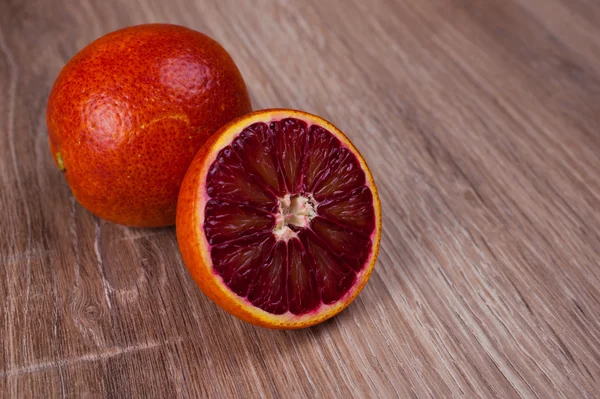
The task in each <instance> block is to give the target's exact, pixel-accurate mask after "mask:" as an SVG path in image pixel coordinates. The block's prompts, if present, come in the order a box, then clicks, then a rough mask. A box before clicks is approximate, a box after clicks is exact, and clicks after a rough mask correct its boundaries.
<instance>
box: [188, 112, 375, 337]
mask: <svg viewBox="0 0 600 399" xmlns="http://www.w3.org/2000/svg"><path fill="white" fill-rule="evenodd" d="M380 235H381V209H380V204H379V197H378V195H377V189H376V187H375V183H374V181H373V177H372V175H371V173H370V171H369V169H368V167H367V165H366V163H365V161H364V160H363V158H362V157H361V155H360V154H359V152H358V151H357V149H356V148H355V147H354V146H353V145H352V143H351V142H350V140H349V139H348V138H347V137H346V136H345V135H344V134H343V133H342V132H341V131H340V130H338V129H337V128H336V127H335V126H333V125H332V124H331V123H329V122H327V121H325V120H323V119H322V118H320V117H317V116H315V115H311V114H308V113H304V112H300V111H293V110H284V109H278V110H264V111H258V112H255V113H252V114H249V115H246V116H243V117H241V118H239V119H237V120H234V121H233V122H231V123H229V124H228V125H226V126H224V127H223V128H221V129H220V130H219V131H218V132H217V133H216V134H215V135H214V136H213V137H211V139H210V140H209V141H208V142H207V143H206V144H205V145H204V146H203V147H202V149H201V150H200V152H199V153H198V154H197V156H196V157H195V159H194V161H193V162H192V164H191V166H190V168H189V169H188V172H187V174H186V176H185V178H184V182H183V184H182V188H181V191H180V193H179V200H178V207H177V239H178V241H179V246H180V248H181V252H182V254H183V259H184V261H185V263H186V265H187V268H188V270H189V272H190V273H191V275H192V276H193V278H194V280H195V281H196V283H197V284H198V285H199V286H200V288H201V289H202V290H203V291H204V293H205V294H206V295H208V296H209V297H210V298H211V299H212V300H213V301H214V302H216V303H217V304H218V305H219V306H221V307H222V308H224V309H225V310H227V311H228V312H230V313H231V314H233V315H234V316H237V317H239V318H241V319H243V320H246V321H248V322H250V323H253V324H256V325H260V326H263V327H270V328H301V327H308V326H311V325H314V324H316V323H319V322H322V321H324V320H326V319H328V318H330V317H332V316H334V315H336V314H337V313H339V312H340V311H342V310H343V309H344V308H345V307H346V306H348V305H349V304H350V302H352V300H353V299H354V298H355V297H356V296H357V295H358V293H359V292H360V291H361V289H362V288H363V286H364V285H365V283H366V282H367V280H368V278H369V276H370V274H371V272H372V270H373V266H374V264H375V260H376V258H377V252H378V249H379V239H380Z"/></svg>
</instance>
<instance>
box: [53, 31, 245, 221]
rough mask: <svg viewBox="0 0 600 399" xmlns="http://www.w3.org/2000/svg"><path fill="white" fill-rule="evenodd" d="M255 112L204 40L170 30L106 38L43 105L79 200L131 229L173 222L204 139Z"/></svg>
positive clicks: (79, 58) (70, 68) (218, 51)
mask: <svg viewBox="0 0 600 399" xmlns="http://www.w3.org/2000/svg"><path fill="white" fill-rule="evenodd" d="M250 111H251V105H250V99H249V97H248V93H247V91H246V86H245V84H244V81H243V79H242V76H241V75H240V72H239V70H238V68H237V67H236V65H235V64H234V62H233V60H232V59H231V57H230V56H229V54H228V53H227V52H226V51H225V50H224V49H223V47H221V46H220V45H219V44H218V43H217V42H215V41H214V40H212V39H210V38H209V37H207V36H205V35H203V34H201V33H199V32H196V31H193V30H191V29H187V28H184V27H182V26H176V25H166V24H150V25H139V26H133V27H129V28H125V29H121V30H118V31H116V32H113V33H109V34H108V35H106V36H103V37H101V38H100V39H98V40H96V41H94V42H92V43H91V44H90V45H88V46H87V47H85V48H84V49H83V50H81V51H80V52H79V53H78V54H77V55H75V56H74V57H73V58H72V59H71V60H70V61H69V62H68V63H67V64H66V65H65V67H64V68H63V69H62V71H61V72H60V74H59V76H58V78H57V80H56V83H55V84H54V87H53V88H52V91H51V93H50V97H49V99H48V107H47V113H46V121H47V125H48V133H49V137H50V148H51V151H52V156H53V157H54V160H55V162H56V164H57V166H58V167H59V168H60V169H61V170H63V171H64V175H65V177H66V179H67V182H68V184H69V186H70V187H71V190H72V192H73V194H74V195H75V198H77V200H78V201H79V202H80V203H81V204H82V205H83V206H85V207H86V208H87V209H88V210H90V211H91V212H92V213H94V214H96V215H97V216H99V217H101V218H104V219H107V220H110V221H112V222H116V223H122V224H127V225H133V226H146V227H151V226H164V225H170V224H173V223H174V222H175V211H176V207H177V195H178V192H179V187H180V185H181V181H182V180H183V176H184V175H185V172H186V170H187V168H188V166H189V164H190V162H191V161H192V159H193V158H194V156H195V155H196V152H197V151H198V150H199V149H200V147H201V146H202V144H204V143H205V141H206V140H207V138H208V137H209V136H210V135H211V134H212V133H214V132H215V131H216V130H217V129H218V128H220V127H221V126H223V125H224V124H225V123H227V122H229V121H231V120H232V119H234V118H237V117H239V116H241V115H243V114H246V113H248V112H250Z"/></svg>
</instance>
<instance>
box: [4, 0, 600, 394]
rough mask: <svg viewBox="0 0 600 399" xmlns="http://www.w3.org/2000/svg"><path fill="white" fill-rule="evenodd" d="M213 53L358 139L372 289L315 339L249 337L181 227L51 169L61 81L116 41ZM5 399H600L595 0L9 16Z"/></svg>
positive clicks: (259, 86)
mask: <svg viewBox="0 0 600 399" xmlns="http://www.w3.org/2000/svg"><path fill="white" fill-rule="evenodd" d="M155 21H163V22H172V23H178V24H183V25H186V26H189V27H192V28H194V29H197V30H199V31H202V32H205V33H207V34H209V35H211V36H212V37H214V38H216V39H217V40H219V41H220V42H221V43H222V44H223V45H224V47H225V48H227V49H228V50H229V52H230V53H231V54H232V56H233V58H234V59H235V60H236V62H237V63H238V65H239V67H240V69H241V71H242V74H243V76H244V77H245V79H246V82H247V84H248V87H249V90H250V92H251V95H252V99H253V105H254V107H255V109H259V108H266V107H274V106H277V107H293V108H299V109H303V110H307V111H310V112H313V113H316V114H319V115H322V116H324V117H326V118H328V119H330V120H332V121H333V122H334V123H336V124H337V125H338V126H339V127H340V128H341V129H342V130H344V131H346V132H347V133H348V134H349V136H350V137H351V138H352V139H353V141H354V143H355V144H356V145H357V147H358V148H359V149H360V150H361V151H362V153H363V154H364V155H365V158H366V159H367V161H368V162H369V164H370V166H371V169H372V170H373V172H374V174H375V178H376V181H377V183H378V186H379V190H380V193H381V196H382V203H383V215H384V226H383V239H382V244H381V252H380V256H379V261H378V264H377V266H376V268H375V273H374V275H373V277H372V278H371V280H370V282H369V284H368V285H367V287H366V288H365V290H364V291H363V293H362V294H361V296H360V297H359V298H358V299H357V300H356V301H355V302H354V304H353V305H352V306H350V308H349V309H348V310H346V311H345V312H343V313H342V314H340V315H339V316H338V317H336V318H335V319H333V320H331V321H328V322H326V323H323V324H322V325H319V326H317V327H314V328H311V329H307V330H301V331H290V332H275V331H269V330H265V329H260V328H255V327H253V326H251V325H248V324H245V323H243V322H240V321H238V320H236V319H234V318H233V317H231V316H229V315H228V314H226V313H225V312H223V311H221V310H220V309H219V308H217V307H216V306H215V305H213V304H212V303H211V302H210V301H209V300H208V299H207V298H206V297H204V296H203V294H202V293H201V292H200V291H199V290H198V289H197V288H196V286H195V285H194V283H193V281H192V279H191V278H190V277H189V275H188V274H187V272H186V270H185V268H184V266H183V264H182V261H181V258H180V255H179V252H178V249H177V242H176V239H175V232H174V229H173V228H165V229H147V230H143V229H132V228H125V227H122V226H118V225H114V224H110V223H108V222H104V221H102V220H99V219H97V218H95V217H93V216H92V215H91V214H90V213H88V212H87V211H86V210H85V209H83V208H82V207H81V206H80V205H79V204H77V203H76V202H75V201H74V200H73V197H72V195H71V193H70V191H69V188H68V187H67V185H66V183H65V181H64V179H63V177H62V176H61V173H60V172H59V171H58V169H57V168H56V167H54V165H53V162H52V160H51V157H50V153H49V150H48V141H47V135H46V133H47V131H46V125H45V119H44V117H45V106H46V98H47V95H48V93H49V90H50V88H51V85H52V83H53V81H54V79H55V78H56V76H57V74H58V72H59V70H60V68H61V66H62V65H63V64H64V63H65V62H66V61H67V60H68V59H69V58H70V57H71V56H73V55H74V54H75V53H76V52H77V51H78V50H79V49H81V48H82V47H83V46H85V45H86V44H87V43H89V42H90V41H92V40H93V39H95V38H97V37H99V36H101V35H102V34H104V33H107V32H109V31H111V30H114V29H117V28H120V27H123V26H127V25H131V24H139V23H145V22H155ZM0 133H1V141H0V143H1V145H0V181H1V184H2V185H1V188H2V189H1V190H0V231H2V233H3V234H2V235H3V237H2V239H1V240H0V263H1V265H0V347H1V348H0V397H2V398H4V397H41V398H48V397H99V396H105V397H112V398H126V397H165V398H171V397H176V396H177V397H179V396H181V397H213V398H226V397H240V398H250V397H281V398H289V397H315V398H316V397H337V398H349V397H360V398H366V397H373V398H385V397H402V398H408V397H437V398H447V397H451V396H453V397H472V398H480V397H501V398H509V397H519V396H521V397H528V398H529V397H530V398H559V397H564V398H577V397H594V396H595V397H598V396H600V227H599V226H600V3H598V2H597V1H595V0H486V1H484V0H481V1H476V0H452V1H451V0H444V1H442V0H418V1H417V0H414V1H410V0H369V1H366V0H344V1H342V0H338V1H334V0H310V1H307V0H302V1H291V0H290V1H284V0H280V1H267V0H260V1H251V2H250V1H248V2H242V1H237V0H229V1H212V2H210V1H183V0H182V1H168V2H167V1H160V0H155V1H151V2H145V1H125V0H123V1H117V0H112V1H102V2H100V1H91V0H86V1H81V2H71V1H67V0H61V1H58V0H53V1H33V0H31V1H29V0H22V1H16V0H13V1H11V0H4V1H2V2H1V3H0Z"/></svg>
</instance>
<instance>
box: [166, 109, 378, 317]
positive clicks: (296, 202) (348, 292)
mask: <svg viewBox="0 0 600 399" xmlns="http://www.w3.org/2000/svg"><path fill="white" fill-rule="evenodd" d="M290 119H293V120H299V121H302V122H303V123H305V124H306V125H307V126H310V127H313V126H315V127H317V128H322V130H323V131H326V132H328V133H330V134H331V135H332V136H333V137H334V138H335V139H337V140H338V141H339V143H341V144H340V145H341V148H342V149H343V150H344V151H345V153H349V154H351V155H352V156H353V157H354V158H353V159H355V160H356V165H358V167H359V168H360V170H361V171H362V172H361V176H362V173H364V182H362V183H361V184H363V185H364V186H365V187H366V188H365V189H364V192H365V193H369V195H371V196H372V198H369V201H370V202H369V204H372V213H373V215H372V217H371V219H369V220H372V223H369V225H371V224H372V227H370V228H369V229H370V230H369V231H368V239H369V240H370V241H369V242H368V247H366V248H367V250H365V251H366V252H365V256H364V261H363V260H361V263H360V265H358V266H355V267H354V272H353V274H352V278H353V280H352V283H351V284H350V285H348V284H346V286H345V288H343V292H342V291H339V292H337V293H336V295H338V296H332V298H333V299H331V300H329V301H325V300H322V301H321V302H319V304H318V305H317V306H316V307H312V308H310V311H307V312H305V313H302V312H296V314H295V313H292V312H291V311H290V310H286V309H287V308H284V310H285V311H281V310H280V311H278V310H271V309H272V304H267V305H265V306H263V305H262V302H261V299H260V298H259V299H258V300H254V299H253V298H251V295H249V296H248V298H246V297H243V296H240V295H238V294H236V293H235V292H234V291H233V290H232V288H231V287H230V286H228V284H227V282H226V281H225V279H224V278H223V277H222V276H221V275H220V274H219V272H218V271H217V270H216V269H215V264H214V261H213V259H214V257H215V254H214V253H213V254H212V255H211V249H214V245H220V244H221V243H222V242H227V239H231V236H226V235H225V236H223V237H220V236H218V235H215V234H213V232H212V231H211V230H210V228H211V227H210V226H207V225H205V222H207V220H208V221H209V222H210V221H211V220H213V219H214V218H213V219H211V217H212V216H211V212H212V210H211V209H212V208H214V207H218V206H221V205H220V202H219V201H216V200H215V199H214V198H213V199H211V196H210V195H209V194H208V191H210V190H207V186H208V185H210V179H211V178H210V177H209V171H211V170H212V169H211V167H212V166H213V165H214V164H215V161H216V160H217V157H218V156H219V154H220V153H221V152H222V150H223V149H225V148H229V147H228V146H230V145H231V144H232V142H234V140H239V137H241V136H240V134H241V133H242V132H245V131H246V130H245V129H248V128H249V127H251V126H258V125H260V124H266V125H270V124H271V123H278V122H280V121H283V120H290ZM257 124H258V125H257ZM307 137H308V136H307ZM308 140H309V139H308V138H306V141H307V144H306V148H308ZM238 150H239V149H238ZM340 156H341V155H340ZM334 172H336V173H337V171H334ZM265 173H267V174H268V171H267V172H265ZM340 173H341V172H340ZM319 176H320V177H319V179H321V181H328V182H336V179H335V177H336V176H335V174H334V173H330V174H329V175H327V176H329V177H323V176H326V175H325V174H322V175H319ZM249 179H250V177H249ZM281 179H284V178H281ZM281 179H280V181H283V180H281ZM328 179H329V180H328ZM338 180H339V179H338ZM361 181H362V180H361ZM282 184H283V185H284V186H285V185H286V183H282ZM323 184H324V183H322V185H323ZM287 186H290V183H289V182H288V183H287ZM315 187H317V186H315ZM342 187H343V183H342ZM352 187H354V188H353V189H355V191H357V190H358V189H360V187H362V186H359V187H358V188H356V185H354V186H352ZM213 191H214V190H213ZM271 191H277V190H271ZM284 191H285V190H284V189H282V190H281V191H280V192H279V194H278V197H279V204H280V206H279V210H278V211H273V212H274V214H276V216H277V215H279V216H281V215H284V214H285V216H284V217H283V218H284V219H285V220H286V223H288V224H287V225H286V224H285V223H283V224H282V223H281V218H280V219H277V220H278V224H277V226H275V222H274V221H273V225H269V226H267V227H266V228H267V229H271V228H272V230H273V235H272V236H268V235H267V236H266V237H267V238H268V239H269V240H270V241H272V242H276V243H277V244H275V245H279V243H281V242H285V244H286V248H287V246H288V245H289V246H293V245H292V243H300V241H301V240H300V235H302V234H303V232H304V230H303V228H304V227H305V226H306V225H307V223H310V221H311V220H312V218H313V217H315V216H314V215H313V213H312V211H313V209H312V208H311V207H312V206H313V205H311V203H312V202H311V201H313V199H312V198H309V197H312V194H303V196H302V195H295V194H294V193H292V194H294V195H292V197H291V199H290V196H289V195H287V196H285V195H281V194H282V193H284ZM320 191H321V194H320V195H321V196H320V198H321V199H323V198H326V193H327V192H328V190H327V188H326V187H325V188H323V187H322V186H321V189H320ZM329 191H331V190H329ZM324 193H325V194H324ZM316 195H317V196H318V195H319V193H316ZM340 195H341V194H340ZM315 202H316V201H315ZM325 202H327V201H326V200H324V201H323V203H325ZM281 204H283V206H282V205H281ZM236 206H237V205H236ZM315 206H316V209H319V208H318V205H315ZM211 207H212V208H211ZM239 207H240V208H244V207H245V206H244V205H239ZM247 208H248V209H249V211H248V212H251V210H252V209H253V208H252V207H247ZM207 209H208V210H207ZM304 209H308V211H304ZM299 210H300V211H299ZM207 212H208V214H207ZM260 212H262V211H260ZM294 212H296V213H294ZM307 212H308V213H307ZM305 215H310V216H305ZM221 216H222V215H221ZM287 216H289V218H288V217H287ZM265 218H266V219H265V220H271V219H273V218H271V217H270V216H269V218H271V219H268V218H267V217H266V216H265ZM273 220H274V219H273ZM323 220H324V219H323ZM318 221H319V223H320V224H321V226H320V227H319V229H320V230H324V231H325V232H326V233H327V228H332V226H333V228H334V230H335V229H338V228H339V226H337V227H336V226H334V225H333V224H331V225H328V226H325V225H326V224H327V223H326V222H323V221H320V219H319V220H318ZM316 222H317V220H315V221H314V222H313V223H316ZM286 226H288V227H291V229H290V228H287V227H286ZM259 227H260V226H259ZM316 227H317V226H313V224H311V228H316ZM349 229H350V230H352V228H349ZM308 230H310V229H308ZM298 231H300V233H297V232H298ZM307 234H308V233H307ZM307 234H305V235H303V236H302V237H306V236H307ZM311 234H313V233H312V232H311ZM380 236H381V208H380V203H379V197H378V194H377V189H376V186H375V183H374V181H373V177H372V175H371V173H370V171H369V169H368V167H367V165H366V163H365V161H364V160H363V158H362V157H361V156H360V154H359V152H358V151H357V150H356V148H355V147H354V146H353V144H352V143H351V142H350V140H349V139H348V138H347V137H346V136H345V135H344V134H343V133H342V132H341V131H339V129H337V128H336V127H335V126H333V125H332V124H331V123H329V122H327V121H325V120H323V119H322V118H320V117H317V116H315V115H311V114H308V113H305V112H301V111H294V110H285V109H273V110H263V111H258V112H255V113H252V114H249V115H246V116H244V117H241V118H238V119H237V120H234V121H233V122H231V123H229V124H228V125H226V126H224V127H223V128H221V129H220V130H219V131H218V132H217V133H216V134H215V135H214V136H213V137H211V139H209V141H208V142H207V143H206V144H205V145H204V146H203V147H202V149H201V150H200V152H199V153H198V154H197V156H196V158H195V159H194V161H193V162H192V164H191V166H190V168H189V169H188V172H187V174H186V177H185V178H184V182H183V185H182V188H181V191H180V194H179V200H178V208H177V239H178V242H179V246H180V249H181V252H182V255H183V259H184V261H185V264H186V266H187V267H188V270H189V272H190V274H191V275H192V277H193V278H194V280H195V281H196V283H197V284H198V286H199V287H200V288H201V289H202V291H203V292H204V293H205V294H206V295H207V296H208V297H209V298H211V299H212V300H213V301H214V302H215V303H216V304H217V305H219V306H220V307H222V308H223V309H225V310H226V311H228V312H229V313H231V314H232V315H234V316H236V317H238V318H240V319H242V320H245V321H247V322H250V323H252V324H255V325H259V326H263V327H269V328H302V327H308V326H311V325H314V324H317V323H320V322H322V321H324V320H326V319H328V318H330V317H332V316H334V315H336V314H337V313H339V312H340V311H342V310H343V309H344V308H345V307H347V306H348V305H349V304H350V302H352V300H354V298H355V297H356V296H357V295H358V294H359V292H360V291H361V290H362V288H363V287H364V285H365V283H366V282H367V280H368V278H369V276H370V274H371V272H372V270H373V267H374V265H375V261H376V259H377V253H378V249H379V240H380ZM215 237H217V238H215ZM273 237H274V238H273ZM311 237H312V236H311ZM315 237H317V236H315ZM219 240H220V241H219ZM288 240H289V241H288ZM312 240H313V238H310V237H309V238H306V241H302V243H307V244H308V245H311V244H310V243H312V242H313V241H312ZM360 240H363V241H364V240H365V239H364V237H363V236H361V238H360ZM315 242H317V241H315ZM332 242H335V241H332ZM360 242H362V241H360ZM294 245H296V246H298V245H302V244H294ZM319 245H320V244H319ZM282 246H283V244H282ZM325 246H326V245H325ZM325 246H323V247H321V248H324V247H325ZM342 247H343V246H342ZM273 248H275V247H273ZM329 248H332V247H331V246H330V247H329ZM339 248H340V247H338V249H339ZM346 248H347V246H346V247H344V250H346V251H347V249H346ZM271 251H272V252H275V249H272V250H271ZM285 251H286V252H285V253H286V254H288V255H284V259H287V262H288V263H289V262H291V260H290V259H291V258H290V257H291V256H292V255H290V254H291V252H292V250H291V249H289V250H288V249H285ZM287 251H289V252H287ZM357 251H358V249H357ZM285 256H288V257H287V258H285ZM307 256H308V255H307ZM310 256H312V255H310ZM336 256H337V255H336ZM340 256H341V255H340ZM325 258H326V257H325ZM325 258H323V257H321V259H325ZM314 259H316V257H314ZM314 259H313V261H312V262H313V263H314V264H315V265H316V266H318V267H321V266H323V267H329V265H322V264H321V263H318V262H317V261H315V260H314ZM340 259H341V258H340ZM344 259H347V258H344ZM344 262H345V261H344ZM345 267H347V265H345ZM281 270H284V269H281ZM285 270H291V269H290V266H288V269H285ZM257 273H258V272H257ZM348 281H349V280H348ZM284 284H288V283H284ZM288 287H289V284H288ZM318 290H319V293H321V294H322V293H323V292H324V289H323V287H322V286H319V288H318ZM286 295H288V294H287V293H286ZM325 302H327V303H325ZM257 304H258V305H257ZM270 306H271V307H270ZM288 306H289V303H288ZM261 307H262V308H261ZM264 309H268V311H267V310H264ZM273 309H274V308H273Z"/></svg>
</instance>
